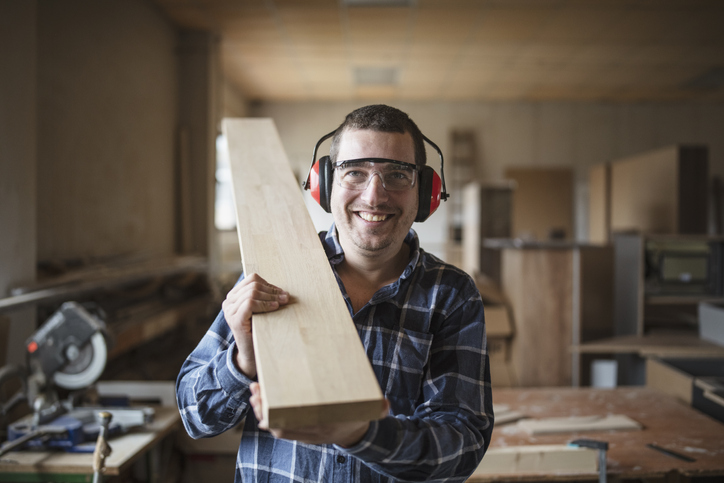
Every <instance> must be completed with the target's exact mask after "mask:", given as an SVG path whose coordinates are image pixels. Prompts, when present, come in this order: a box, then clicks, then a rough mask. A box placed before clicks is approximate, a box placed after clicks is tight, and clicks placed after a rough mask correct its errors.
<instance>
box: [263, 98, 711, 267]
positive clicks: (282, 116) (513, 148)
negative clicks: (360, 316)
mask: <svg viewBox="0 0 724 483" xmlns="http://www.w3.org/2000/svg"><path fill="white" fill-rule="evenodd" d="M390 104H391V105H394V106H395V107H398V108H400V109H402V110H403V111H405V112H407V113H408V114H409V115H410V116H411V117H412V118H413V120H415V122H416V123H417V125H418V126H419V127H420V129H421V130H422V131H423V133H425V135H426V136H428V137H429V138H430V139H432V140H433V141H435V142H436V143H437V144H438V145H439V146H440V148H441V149H442V150H443V153H444V154H446V155H447V153H448V152H449V149H448V145H449V139H448V137H449V133H450V131H451V130H452V129H455V128H470V129H473V130H474V131H475V132H476V134H477V136H476V137H477V144H478V146H477V147H478V154H479V160H478V162H479V165H480V168H481V169H480V170H479V171H480V172H482V174H483V176H484V177H485V180H488V181H500V180H502V179H503V173H504V170H505V168H507V167H509V166H568V167H572V168H573V169H574V171H575V174H576V186H575V204H576V216H575V222H576V237H577V239H579V240H585V239H586V236H587V235H586V233H587V220H586V217H587V203H588V192H587V181H588V168H589V167H590V166H592V165H594V164H597V163H602V162H605V161H611V160H615V159H617V158H620V157H623V156H628V155H632V154H636V153H639V152H642V151H646V150H649V149H654V148H658V147H661V146H665V145H669V144H674V143H701V144H706V145H708V146H709V149H710V151H709V155H710V158H709V159H710V173H711V174H712V175H718V176H724V103H719V104H704V103H666V104H651V103H646V104H614V103H583V102H536V103H534V102H467V103H463V102H430V103H413V102H390ZM361 105H363V104H362V103H347V102H345V103H261V104H260V105H258V106H256V107H255V109H254V110H253V112H252V114H253V115H255V116H262V117H271V118H273V119H274V120H275V122H276V124H277V128H278V129H279V133H280V136H281V138H282V141H283V143H284V146H285V148H286V150H287V154H288V156H289V158H290V161H291V162H292V163H293V165H294V168H295V171H296V172H297V174H298V178H299V179H300V180H301V179H302V178H303V177H304V176H306V171H307V169H308V166H309V162H310V161H311V155H312V149H313V148H314V144H315V143H316V141H317V139H318V138H319V137H321V136H322V135H323V134H325V133H327V132H329V131H331V130H333V129H335V128H336V127H337V126H338V125H339V123H340V122H342V120H343V119H344V116H345V115H346V114H347V113H348V112H350V111H351V110H353V109H355V108H356V107H359V106H361ZM324 148H325V151H324V152H323V154H324V153H326V150H327V149H328V144H325V146H324ZM428 156H429V159H430V162H431V163H430V164H431V166H433V167H434V168H436V169H438V163H437V162H436V161H435V158H436V156H434V154H433V153H430V152H428ZM452 196H461V193H452ZM307 199H309V200H310V203H309V204H310V206H311V207H310V212H311V214H312V218H313V219H314V221H315V226H317V228H318V229H326V228H327V227H328V226H329V224H330V223H331V217H329V216H328V215H326V214H325V213H324V212H323V211H322V210H321V209H320V208H319V207H317V206H316V205H315V204H314V202H313V201H311V198H307ZM443 208H444V206H443V207H442V208H441V209H440V210H439V212H438V213H436V214H435V215H433V217H432V218H430V219H429V220H428V221H427V222H425V223H424V224H416V225H415V227H414V228H415V229H416V230H417V231H418V233H419V234H420V238H421V240H422V243H423V246H425V247H426V248H428V249H429V250H430V251H432V252H434V253H437V254H441V253H443V252H444V250H443V247H442V244H443V243H444V241H445V236H446V233H447V229H446V226H447V217H446V215H445V213H444V210H443Z"/></svg>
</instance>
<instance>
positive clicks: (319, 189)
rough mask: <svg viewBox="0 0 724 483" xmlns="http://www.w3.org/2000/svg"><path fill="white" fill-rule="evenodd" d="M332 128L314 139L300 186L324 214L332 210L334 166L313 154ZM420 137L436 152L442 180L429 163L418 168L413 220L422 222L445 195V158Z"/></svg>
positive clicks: (328, 135)
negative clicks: (307, 167)
mask: <svg viewBox="0 0 724 483" xmlns="http://www.w3.org/2000/svg"><path fill="white" fill-rule="evenodd" d="M335 132H336V131H332V132H331V133H328V134H325V135H324V136H322V139H320V140H319V141H317V144H316V145H315V146H314V152H313V153H312V166H310V168H309V175H307V179H306V181H305V182H304V183H302V187H303V188H304V189H307V190H310V191H311V194H312V198H314V200H315V201H316V202H317V203H319V206H321V207H322V208H323V209H324V211H326V212H327V213H331V212H332V205H331V201H330V199H331V196H332V183H333V182H334V169H332V168H333V167H332V160H331V159H329V156H322V157H321V158H320V159H319V161H315V159H316V157H317V149H319V145H320V144H322V142H324V141H325V140H326V139H329V138H330V137H332V136H333V135H334V133H335ZM422 138H423V139H424V140H425V142H427V143H428V144H429V145H430V146H432V147H433V148H435V150H436V151H437V154H438V155H439V156H440V172H441V173H443V174H442V179H441V178H440V176H438V174H437V173H436V172H435V170H434V169H432V168H431V167H430V166H423V167H422V168H421V169H420V175H419V180H418V204H417V215H416V216H415V221H416V222H423V221H425V220H427V219H428V218H429V217H430V215H432V214H433V213H435V210H437V208H438V206H440V200H442V201H445V200H447V198H448V196H450V195H448V194H447V191H446V190H445V174H444V171H443V169H444V164H445V161H444V160H443V157H442V151H440V148H439V147H437V145H436V144H435V143H433V142H432V141H430V140H429V139H428V138H427V137H425V136H424V135H423V136H422Z"/></svg>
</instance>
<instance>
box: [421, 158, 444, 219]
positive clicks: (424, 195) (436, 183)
mask: <svg viewBox="0 0 724 483" xmlns="http://www.w3.org/2000/svg"><path fill="white" fill-rule="evenodd" d="M419 178H420V179H419V184H420V186H419V188H418V189H419V191H418V193H419V195H418V199H417V216H415V221H416V222H418V223H421V222H423V221H425V220H427V219H428V218H429V217H430V215H432V214H433V213H435V210H437V207H438V206H440V195H441V194H442V181H441V180H440V176H438V175H437V173H436V172H435V170H434V169H432V168H431V167H430V166H423V167H422V169H421V170H420V175H419Z"/></svg>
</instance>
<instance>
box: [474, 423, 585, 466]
mask: <svg viewBox="0 0 724 483" xmlns="http://www.w3.org/2000/svg"><path fill="white" fill-rule="evenodd" d="M496 422H497V421H496ZM597 469H598V452H597V451H596V450H594V449H589V448H579V447H573V446H569V445H565V444H546V445H530V446H509V447H507V448H490V449H488V451H487V452H486V453H485V458H483V461H482V462H481V463H480V466H478V468H477V469H476V470H475V472H474V473H473V476H472V478H473V479H475V478H476V477H482V476H489V475H490V476H492V475H510V476H511V477H519V476H522V475H536V474H537V475H538V476H539V477H540V478H543V477H544V476H545V475H547V474H550V473H553V474H555V475H565V474H567V473H575V474H576V475H577V476H579V477H580V476H581V473H591V474H592V475H593V474H595V473H596V471H597Z"/></svg>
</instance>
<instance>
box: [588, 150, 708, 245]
mask: <svg viewBox="0 0 724 483" xmlns="http://www.w3.org/2000/svg"><path fill="white" fill-rule="evenodd" d="M708 159H709V150H708V148H707V147H706V146H694V145H676V146H669V147H666V148H662V149H657V150H654V151H648V152H645V153H641V154H638V155H635V156H629V157H626V158H623V159H619V160H615V161H613V162H611V163H605V164H600V165H596V166H594V167H592V168H591V170H590V171H589V241H590V242H592V243H607V242H609V241H611V234H612V233H615V232H622V231H631V230H637V231H641V232H644V233H657V234H705V233H706V232H707V223H708V203H707V200H708V196H707V194H708V192H709V185H708V183H709V180H708V173H709V168H708V166H709V161H708Z"/></svg>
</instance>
